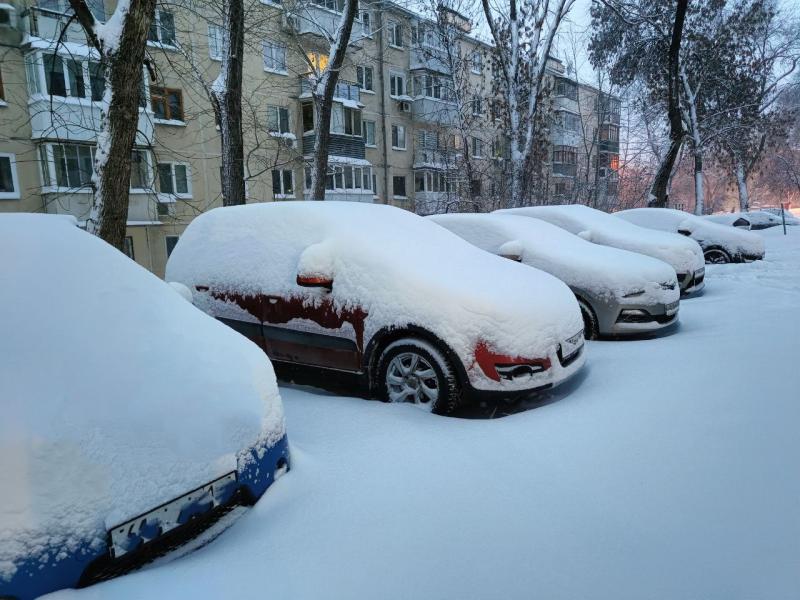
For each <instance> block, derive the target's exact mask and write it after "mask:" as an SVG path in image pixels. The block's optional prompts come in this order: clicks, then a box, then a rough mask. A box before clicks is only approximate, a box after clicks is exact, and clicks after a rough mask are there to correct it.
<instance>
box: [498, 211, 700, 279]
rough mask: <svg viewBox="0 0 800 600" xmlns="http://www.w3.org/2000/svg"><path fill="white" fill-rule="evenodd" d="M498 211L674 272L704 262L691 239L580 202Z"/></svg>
mask: <svg viewBox="0 0 800 600" xmlns="http://www.w3.org/2000/svg"><path fill="white" fill-rule="evenodd" d="M498 212H500V213H508V214H519V215H524V216H527V217H535V218H538V219H542V220H544V221H548V222H549V223H552V224H553V225H557V226H558V227H561V228H562V229H566V230H567V231H569V232H570V233H574V234H576V235H580V236H581V237H583V238H584V239H586V240H588V241H590V242H594V243H596V244H602V245H606V246H613V247H614V248H620V249H622V250H630V251H631V252H639V253H641V254H646V255H648V256H652V257H653V258H658V259H660V260H663V261H664V262H667V263H669V264H670V265H671V266H672V268H673V269H675V271H677V272H678V273H686V272H692V271H694V270H696V269H699V268H701V267H702V266H703V264H704V262H705V261H704V259H703V251H702V250H701V248H700V246H699V245H698V244H697V242H695V241H693V240H690V239H687V238H684V237H683V236H681V235H679V234H677V233H675V234H673V233H665V232H661V231H654V230H651V229H644V228H642V227H638V226H637V225H633V224H632V223H628V222H626V221H624V220H622V219H618V218H617V217H615V216H613V215H610V214H608V213H605V212H603V211H600V210H596V209H594V208H589V207H588V206H583V205H582V204H569V205H560V206H529V207H525V208H511V209H506V210H502V211H498Z"/></svg>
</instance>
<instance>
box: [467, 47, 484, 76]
mask: <svg viewBox="0 0 800 600" xmlns="http://www.w3.org/2000/svg"><path fill="white" fill-rule="evenodd" d="M469 70H470V73H473V74H475V75H480V74H481V73H483V54H481V52H480V50H475V51H474V52H473V53H472V56H471V57H470V64H469Z"/></svg>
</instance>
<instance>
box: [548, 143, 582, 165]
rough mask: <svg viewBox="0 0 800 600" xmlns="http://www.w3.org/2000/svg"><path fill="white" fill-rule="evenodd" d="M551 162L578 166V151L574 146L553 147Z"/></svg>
mask: <svg viewBox="0 0 800 600" xmlns="http://www.w3.org/2000/svg"><path fill="white" fill-rule="evenodd" d="M553 162H554V163H564V164H568V165H575V164H578V149H577V148H576V147H575V146H555V147H554V148H553Z"/></svg>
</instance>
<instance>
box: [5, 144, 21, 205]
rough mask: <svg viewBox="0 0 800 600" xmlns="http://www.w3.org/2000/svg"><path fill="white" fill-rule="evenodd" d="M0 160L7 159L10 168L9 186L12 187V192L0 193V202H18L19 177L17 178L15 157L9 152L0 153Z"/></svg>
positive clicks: (19, 195) (19, 196)
mask: <svg viewBox="0 0 800 600" xmlns="http://www.w3.org/2000/svg"><path fill="white" fill-rule="evenodd" d="M0 158H7V159H8V162H9V164H10V167H11V185H12V186H14V191H13V192H0V200H19V199H20V198H21V194H20V189H19V177H18V176H17V157H16V155H15V154H13V153H11V152H0Z"/></svg>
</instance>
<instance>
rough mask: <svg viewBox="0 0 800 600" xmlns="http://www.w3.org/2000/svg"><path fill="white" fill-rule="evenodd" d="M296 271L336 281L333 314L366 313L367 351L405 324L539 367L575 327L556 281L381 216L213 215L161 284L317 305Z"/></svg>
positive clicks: (192, 232) (366, 210)
mask: <svg viewBox="0 0 800 600" xmlns="http://www.w3.org/2000/svg"><path fill="white" fill-rule="evenodd" d="M301 271H302V272H303V273H310V274H314V275H325V276H329V277H332V278H333V281H334V284H333V291H332V292H331V295H330V298H331V299H332V300H333V302H334V304H335V306H337V307H341V308H345V307H348V306H349V307H353V306H359V307H361V308H362V309H363V310H365V311H366V313H367V315H368V316H367V318H366V321H365V337H364V339H365V340H368V339H369V338H370V337H371V335H372V334H373V333H375V332H376V331H377V330H378V329H379V328H382V327H384V326H387V325H395V326H404V325H409V324H413V325H416V326H419V327H424V328H427V329H428V330H429V331H431V332H432V333H434V334H436V335H437V336H438V337H439V338H440V339H442V340H444V341H445V342H446V343H447V344H448V345H450V347H451V348H452V349H453V350H454V351H455V352H456V353H457V354H459V356H461V357H462V358H465V357H470V356H472V353H473V352H474V349H475V347H476V345H477V344H478V343H479V342H480V341H483V342H485V343H486V344H487V345H488V346H489V347H491V348H494V349H496V350H499V351H502V352H503V353H508V354H511V355H518V356H524V357H536V356H547V355H548V352H550V351H553V350H554V348H555V347H556V345H557V344H559V343H560V342H562V341H563V340H564V339H565V338H567V337H569V336H571V335H574V334H575V333H576V332H578V331H580V330H581V328H582V326H583V322H582V320H581V315H580V311H579V308H578V305H577V302H576V301H575V298H574V296H573V294H572V293H571V292H570V290H569V288H568V287H567V286H565V285H564V284H563V283H562V282H560V281H558V280H557V279H556V278H554V277H552V276H550V275H548V274H547V273H543V272H541V271H537V270H533V269H530V268H529V267H526V266H524V265H520V264H518V263H513V262H511V261H509V260H505V259H502V258H499V257H497V256H492V255H490V254H488V253H486V252H483V251H481V250H479V249H478V248H475V247H474V246H472V245H471V244H469V243H467V242H465V241H464V240H462V239H461V238H459V237H458V236H456V235H454V234H452V233H450V232H449V231H447V230H445V229H444V228H442V227H439V226H438V225H436V224H435V223H433V222H431V221H428V220H427V219H424V218H422V217H419V216H417V215H414V214H412V213H409V212H408V211H405V210H402V209H399V208H394V207H391V206H386V205H373V204H361V203H353V202H277V203H264V204H253V205H246V206H237V207H226V208H218V209H215V210H212V211H209V212H207V213H204V214H203V215H201V216H199V217H197V218H196V219H195V220H194V221H192V223H191V225H189V227H188V228H187V229H186V232H185V233H184V234H183V236H182V237H181V239H180V241H179V242H178V245H177V246H176V247H175V250H174V251H173V253H172V255H171V256H170V259H169V262H168V263H167V280H168V281H179V282H181V283H184V284H186V285H187V286H189V288H190V289H195V286H197V285H201V286H210V287H211V288H212V289H214V290H219V291H223V292H224V291H229V292H238V293H243V294H248V295H255V294H277V295H283V296H286V297H295V296H301V297H304V298H306V299H307V301H309V302H313V301H314V296H313V295H308V294H307V293H306V292H305V291H304V290H303V288H300V287H299V286H297V284H296V278H297V275H298V273H299V272H301ZM304 294H305V295H304ZM199 296H200V295H199V294H196V295H195V299H196V301H198V302H200V301H201V299H200V298H199Z"/></svg>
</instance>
